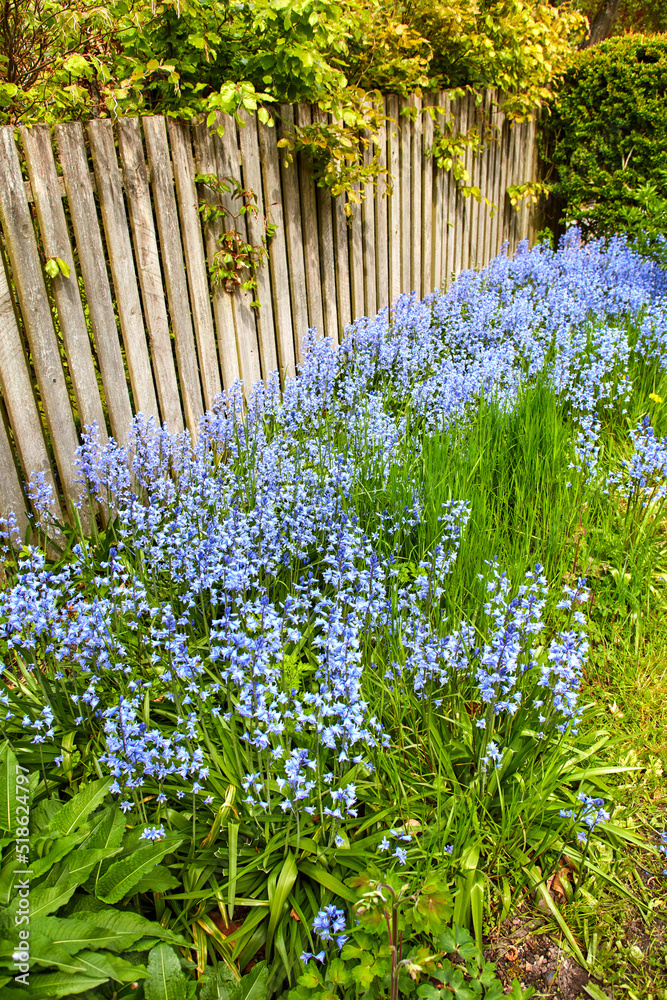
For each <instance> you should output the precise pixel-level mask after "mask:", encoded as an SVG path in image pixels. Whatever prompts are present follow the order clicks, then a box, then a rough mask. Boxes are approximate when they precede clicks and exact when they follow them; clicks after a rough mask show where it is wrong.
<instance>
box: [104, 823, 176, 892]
mask: <svg viewBox="0 0 667 1000" xmlns="http://www.w3.org/2000/svg"><path fill="white" fill-rule="evenodd" d="M181 843H182V841H181V840H173V839H172V838H170V837H168V838H167V839H166V840H163V841H157V842H155V843H147V844H146V845H145V846H143V847H138V848H136V849H135V850H134V851H133V852H132V854H130V855H129V856H128V857H126V858H121V860H120V861H116V862H114V864H112V865H110V866H109V868H108V869H107V871H106V872H105V873H104V875H103V876H102V877H101V878H100V880H99V882H98V883H97V891H96V896H97V898H98V899H101V900H103V901H104V902H105V903H117V902H118V900H120V899H122V898H123V896H127V895H128V894H129V893H131V892H132V891H133V890H134V888H135V887H136V885H137V884H138V883H139V882H140V880H141V878H142V876H144V875H145V874H146V873H147V872H149V871H150V870H151V869H152V868H154V867H155V866H156V865H157V863H158V861H161V860H162V858H163V857H164V856H165V854H169V853H171V852H172V851H174V850H176V848H177V847H178V846H179V844H181Z"/></svg>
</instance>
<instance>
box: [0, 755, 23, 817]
mask: <svg viewBox="0 0 667 1000" xmlns="http://www.w3.org/2000/svg"><path fill="white" fill-rule="evenodd" d="M16 763H17V761H16V757H15V755H14V753H13V752H12V749H11V747H10V745H9V743H4V744H3V745H2V748H0V830H7V831H8V833H11V832H12V830H14V829H15V827H16V825H17V824H16V806H17V800H16V789H17V780H16V775H17V767H16ZM21 788H22V789H25V794H27V791H28V789H27V786H26V785H21Z"/></svg>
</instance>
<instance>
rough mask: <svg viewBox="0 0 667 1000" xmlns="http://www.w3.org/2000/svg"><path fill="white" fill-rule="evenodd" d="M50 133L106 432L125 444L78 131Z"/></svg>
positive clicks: (115, 340) (110, 323)
mask: <svg viewBox="0 0 667 1000" xmlns="http://www.w3.org/2000/svg"><path fill="white" fill-rule="evenodd" d="M55 133H56V141H57V144H58V158H59V160H60V165H61V166H62V169H63V177H64V179H65V189H66V191H67V203H68V205H69V210H70V215H71V218H72V227H73V229H74V239H75V242H76V249H77V256H78V260H79V267H80V268H81V274H82V275H83V285H84V289H85V292H86V303H87V305H88V312H89V315H90V325H91V327H92V331H93V339H94V344H95V352H96V354H97V360H98V363H99V367H100V374H101V376H102V385H103V386H104V397H105V399H106V404H107V410H108V413H109V423H110V424H111V433H112V434H113V436H114V438H115V439H116V441H118V442H119V443H120V444H125V443H126V442H127V439H128V435H129V432H130V427H131V425H132V407H131V405H130V396H129V392H128V386H127V377H126V374H125V364H124V362H123V355H122V353H121V349H120V339H119V336H118V328H117V326H116V317H115V314H114V308H113V301H112V298H111V288H110V286H109V275H108V274H107V266H106V259H105V254H104V247H103V245H102V235H101V233H100V225H99V222H98V219H97V207H96V205H95V198H94V195H93V186H92V182H91V174H90V170H89V169H88V159H87V156H86V148H85V145H84V141H83V128H82V126H81V124H80V123H79V122H72V123H69V124H62V125H56V127H55Z"/></svg>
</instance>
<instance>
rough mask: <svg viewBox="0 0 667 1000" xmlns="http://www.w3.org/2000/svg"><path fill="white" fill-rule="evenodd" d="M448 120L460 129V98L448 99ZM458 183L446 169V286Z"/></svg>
mask: <svg viewBox="0 0 667 1000" xmlns="http://www.w3.org/2000/svg"><path fill="white" fill-rule="evenodd" d="M448 106H449V116H448V120H451V122H452V128H453V129H454V131H455V134H456V133H457V132H458V131H459V130H460V120H461V99H460V98H459V99H457V100H455V101H449V105H448ZM459 198H460V195H459V193H458V184H457V181H456V179H455V177H454V175H453V173H452V171H451V170H448V171H447V174H446V177H445V190H444V204H443V226H442V237H443V244H442V271H443V280H444V284H445V286H446V287H447V288H449V286H450V285H451V283H452V273H453V272H454V269H455V265H456V244H457V237H458V211H459Z"/></svg>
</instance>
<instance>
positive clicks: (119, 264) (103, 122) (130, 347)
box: [88, 118, 160, 421]
mask: <svg viewBox="0 0 667 1000" xmlns="http://www.w3.org/2000/svg"><path fill="white" fill-rule="evenodd" d="M88 139H89V141H90V149H91V152H92V154H93V167H94V168H95V178H96V180H97V192H98V195H99V199H100V208H101V210H102V222H103V224H104V235H105V237H106V244H107V250H108V253H109V264H110V266H111V275H112V278H113V284H114V297H115V300H116V306H117V308H118V318H119V319H120V329H121V332H122V334H123V344H124V346H125V360H126V363H127V368H128V371H129V374H130V385H131V386H132V397H133V399H134V405H135V408H136V411H137V413H143V414H144V415H145V416H147V417H155V418H156V420H158V421H159V419H160V414H159V410H158V405H157V398H156V396H155V386H154V385H153V373H152V371H151V362H150V357H149V354H148V344H147V343H146V331H145V329H144V320H143V316H142V313H141V302H140V299H139V284H138V281H137V275H136V271H135V269H134V261H133V259H132V244H131V242H130V232H129V229H128V226H127V214H126V211H125V202H124V200H123V191H122V187H121V183H120V171H119V169H118V160H117V158H116V147H115V143H114V136H113V128H112V125H111V121H110V119H108V118H98V119H97V120H96V121H91V122H89V123H88Z"/></svg>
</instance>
